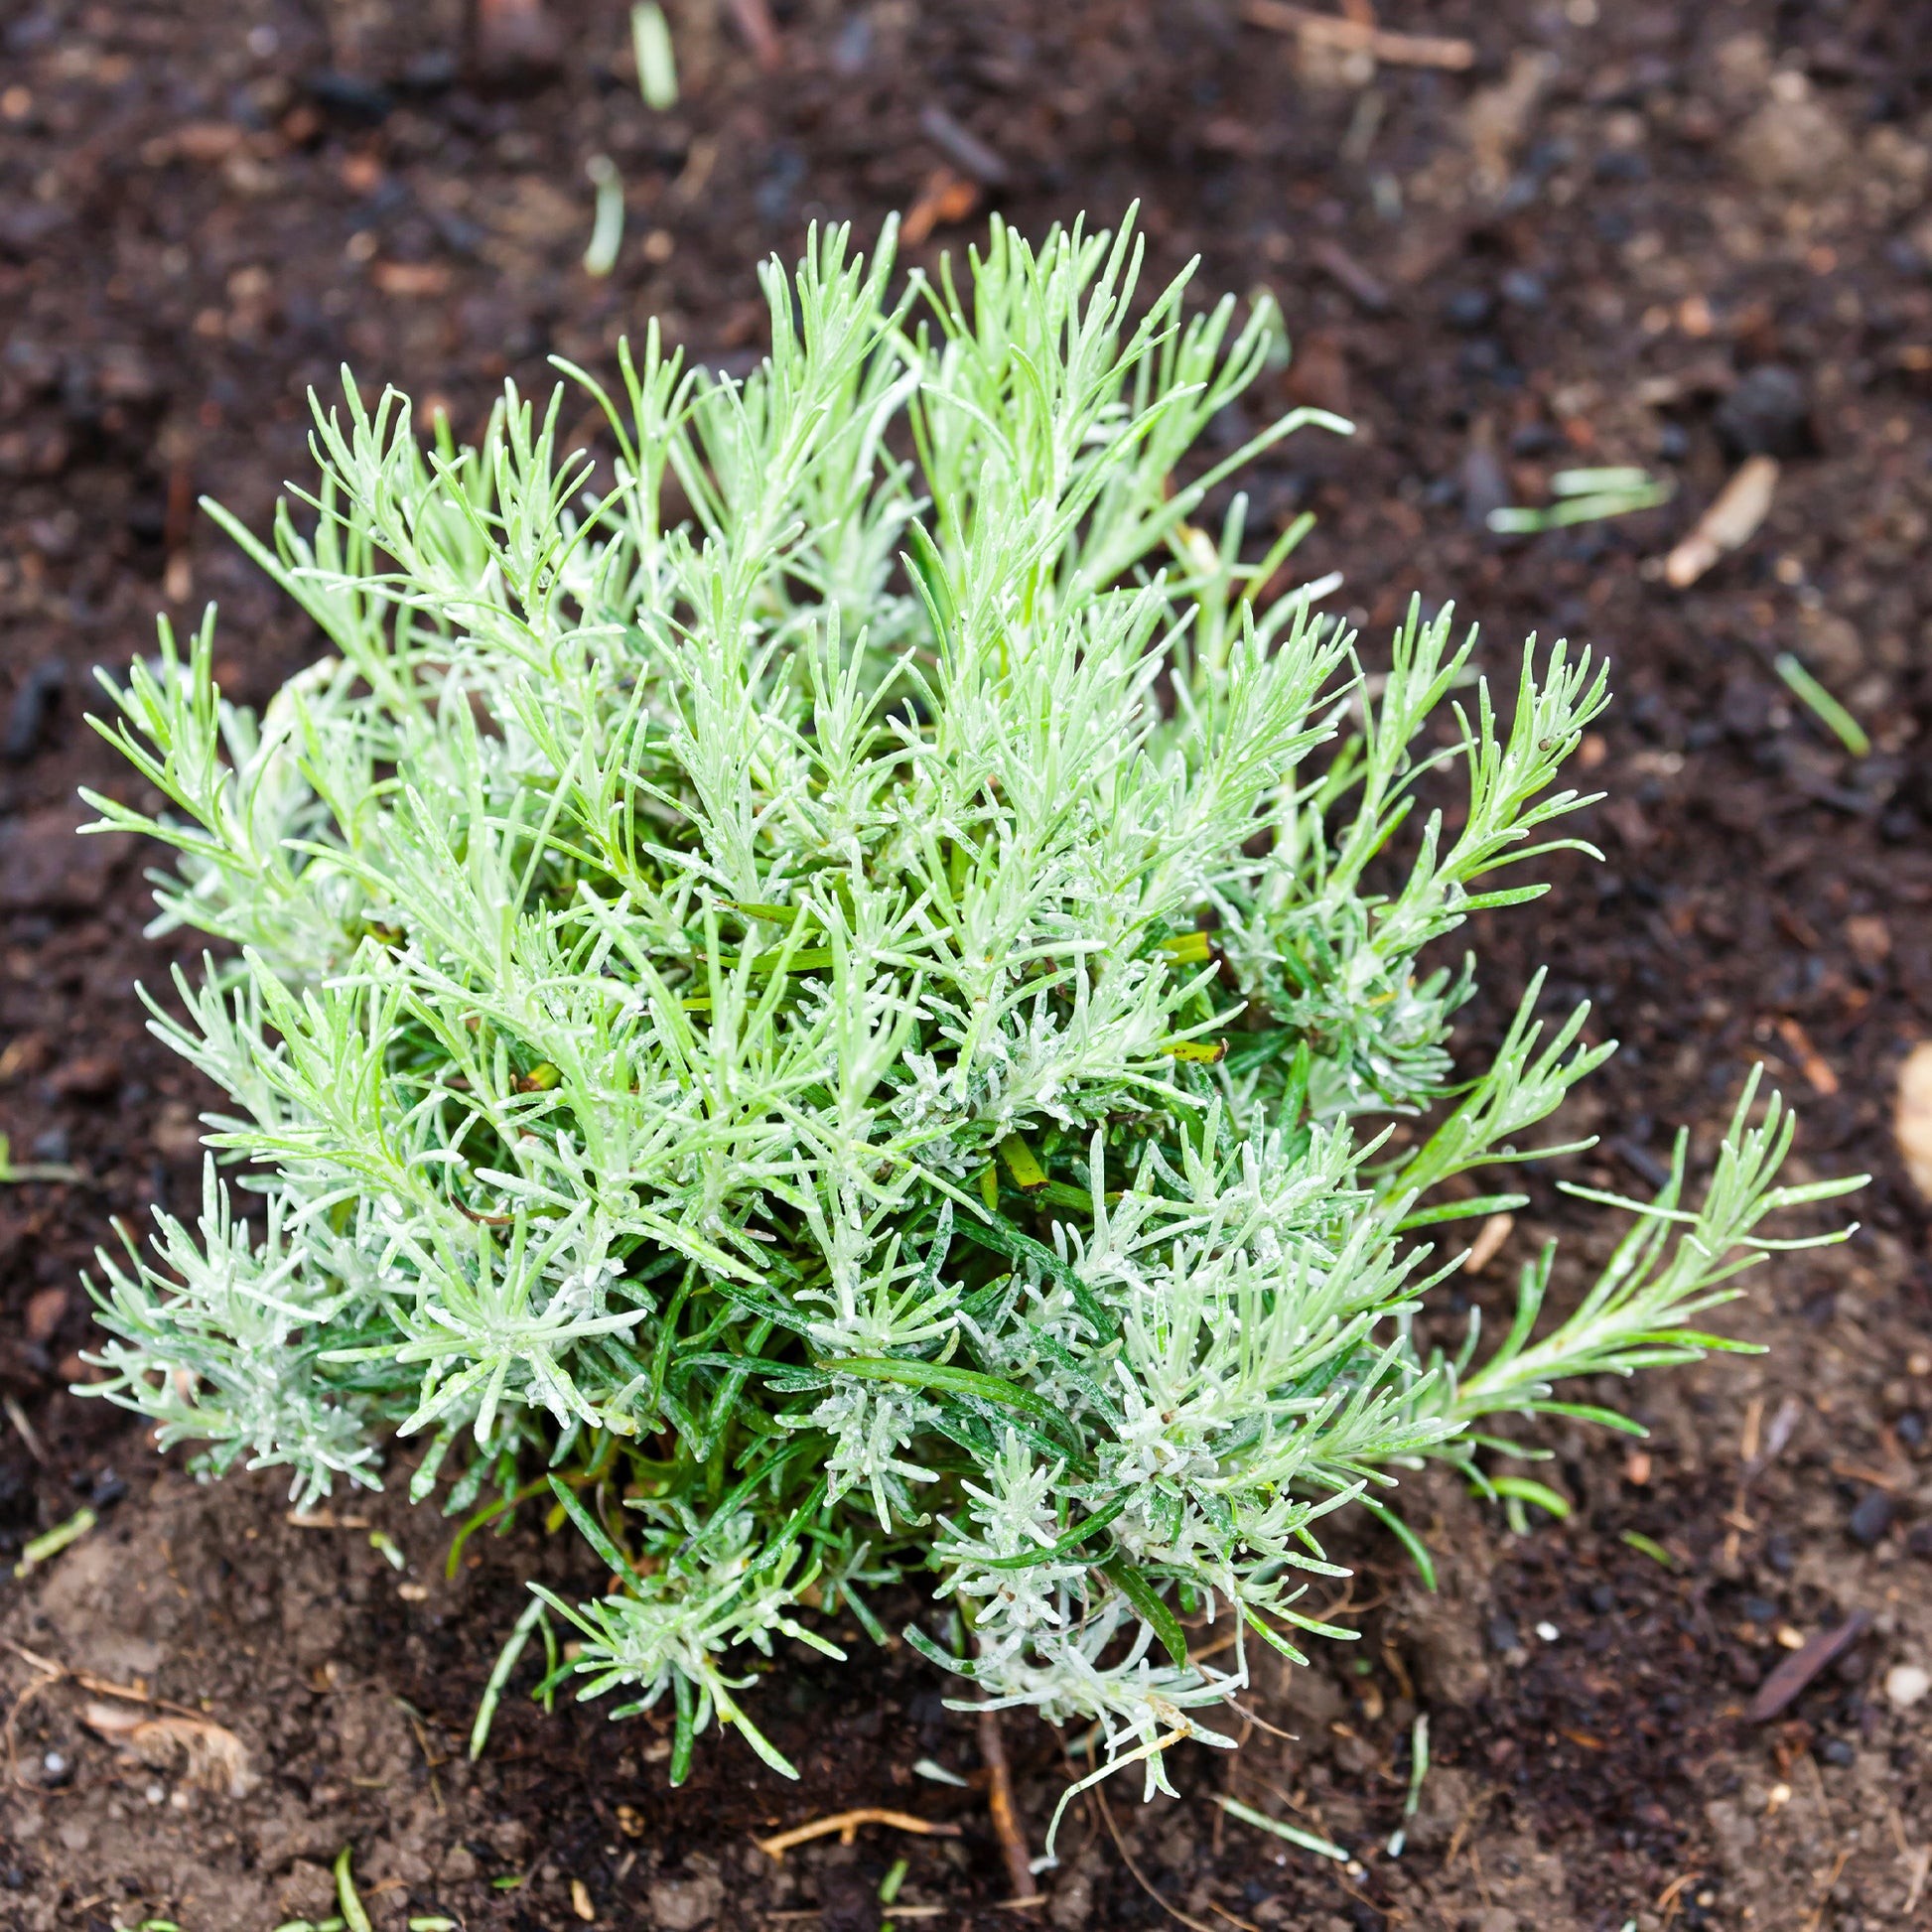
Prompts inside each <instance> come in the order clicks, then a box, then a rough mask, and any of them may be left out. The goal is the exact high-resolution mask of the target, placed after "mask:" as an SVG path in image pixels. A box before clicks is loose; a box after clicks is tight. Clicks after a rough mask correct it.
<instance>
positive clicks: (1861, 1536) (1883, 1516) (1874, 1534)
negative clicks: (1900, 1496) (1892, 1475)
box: [1845, 1489, 1898, 1550]
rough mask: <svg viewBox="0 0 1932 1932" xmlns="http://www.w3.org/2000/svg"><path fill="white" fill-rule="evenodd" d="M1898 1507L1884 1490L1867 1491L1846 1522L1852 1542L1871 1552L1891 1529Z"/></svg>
mask: <svg viewBox="0 0 1932 1932" xmlns="http://www.w3.org/2000/svg"><path fill="white" fill-rule="evenodd" d="M1897 1514H1898V1505H1897V1504H1896V1503H1895V1502H1893V1501H1892V1499H1891V1498H1890V1497H1889V1496H1888V1495H1886V1494H1885V1492H1884V1491H1883V1490H1882V1489H1867V1490H1866V1491H1865V1492H1864V1494H1863V1496H1862V1497H1860V1499H1859V1502H1858V1506H1857V1507H1856V1508H1855V1509H1854V1510H1853V1511H1852V1514H1851V1516H1850V1517H1849V1518H1847V1520H1846V1524H1845V1527H1846V1528H1847V1529H1848V1530H1849V1531H1850V1532H1851V1535H1852V1541H1853V1542H1854V1543H1857V1544H1860V1545H1862V1546H1863V1548H1865V1549H1867V1550H1869V1549H1871V1548H1872V1547H1873V1545H1875V1544H1876V1543H1877V1541H1878V1539H1879V1538H1880V1537H1881V1536H1883V1535H1884V1533H1885V1532H1886V1531H1887V1530H1888V1529H1890V1528H1891V1523H1892V1518H1893V1517H1894V1516H1896V1515H1897Z"/></svg>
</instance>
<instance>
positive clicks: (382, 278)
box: [369, 262, 450, 296]
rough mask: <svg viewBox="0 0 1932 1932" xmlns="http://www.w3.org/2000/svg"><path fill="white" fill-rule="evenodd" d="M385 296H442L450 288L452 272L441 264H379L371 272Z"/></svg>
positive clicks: (370, 274) (372, 279) (373, 279)
mask: <svg viewBox="0 0 1932 1932" xmlns="http://www.w3.org/2000/svg"><path fill="white" fill-rule="evenodd" d="M369 279H370V280H371V281H373V282H374V283H375V285H376V287H377V288H379V289H380V290H381V291H382V293H383V294H384V295H404V296H425V295H442V294H444V293H446V292H447V290H448V289H449V286H450V271H449V270H448V269H447V268H445V267H444V266H443V264H442V263H441V262H377V263H376V265H375V266H374V267H373V268H372V269H370V271H369Z"/></svg>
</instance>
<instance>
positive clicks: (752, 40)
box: [728, 0, 785, 73]
mask: <svg viewBox="0 0 1932 1932" xmlns="http://www.w3.org/2000/svg"><path fill="white" fill-rule="evenodd" d="M728 4H729V6H730V9H731V17H732V21H733V24H734V25H735V26H736V27H737V28H738V31H739V32H740V33H741V34H743V35H744V36H745V45H746V46H747V47H749V48H750V49H751V50H752V59H753V60H755V61H756V62H757V63H758V64H759V67H761V68H762V69H764V71H765V72H766V73H775V72H776V71H777V70H778V69H779V68H780V67H782V66H783V65H784V58H785V53H784V48H783V46H782V45H781V44H780V42H779V40H778V30H777V28H776V27H775V26H773V25H772V22H771V9H770V8H769V7H768V6H766V5H765V0H728Z"/></svg>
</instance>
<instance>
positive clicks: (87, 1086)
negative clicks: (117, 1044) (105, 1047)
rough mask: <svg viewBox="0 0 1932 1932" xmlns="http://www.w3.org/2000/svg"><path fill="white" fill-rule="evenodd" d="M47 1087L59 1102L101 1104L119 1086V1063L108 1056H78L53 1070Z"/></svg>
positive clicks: (95, 1054)
mask: <svg viewBox="0 0 1932 1932" xmlns="http://www.w3.org/2000/svg"><path fill="white" fill-rule="evenodd" d="M49 1084H50V1085H52V1087H53V1088H54V1091H55V1092H56V1093H58V1094H59V1095H60V1096H61V1098H62V1099H63V1100H105V1099H106V1098H107V1097H108V1095H109V1094H111V1093H113V1092H114V1091H115V1090H116V1089H117V1088H118V1087H119V1086H120V1084H121V1063H120V1060H119V1058H118V1057H117V1056H116V1055H114V1054H112V1053H81V1054H79V1055H77V1056H76V1057H75V1058H73V1059H70V1060H66V1061H64V1062H63V1063H62V1064H61V1065H59V1066H57V1067H56V1068H55V1069H54V1073H53V1076H52V1079H51V1081H50V1083H49Z"/></svg>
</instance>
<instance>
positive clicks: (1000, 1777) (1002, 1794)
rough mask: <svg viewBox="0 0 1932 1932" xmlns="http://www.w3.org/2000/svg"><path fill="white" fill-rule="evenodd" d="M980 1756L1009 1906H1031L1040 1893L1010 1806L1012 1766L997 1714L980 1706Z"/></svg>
mask: <svg viewBox="0 0 1932 1932" xmlns="http://www.w3.org/2000/svg"><path fill="white" fill-rule="evenodd" d="M979 1739H980V1756H981V1758H982V1759H983V1760H984V1761H985V1764H986V1780H987V1792H986V1802H987V1808H988V1809H989V1810H990V1811H991V1812H992V1814H993V1830H994V1831H995V1833H996V1834H998V1836H999V1840H1000V1852H1001V1855H1002V1856H1003V1857H1004V1858H1005V1860H1006V1862H1007V1878H1008V1881H1009V1882H1010V1883H1011V1884H1012V1886H1013V1901H1012V1902H1013V1903H1014V1904H1016V1905H1031V1904H1034V1903H1035V1902H1036V1901H1037V1900H1038V1898H1039V1896H1040V1891H1039V1887H1038V1885H1036V1884H1035V1882H1034V1867H1033V1861H1032V1859H1031V1858H1030V1857H1029V1856H1028V1853H1027V1837H1026V1834H1025V1833H1024V1832H1023V1831H1021V1829H1020V1814H1019V1812H1018V1811H1017V1810H1015V1808H1014V1803H1013V1767H1012V1766H1011V1765H1010V1764H1008V1762H1007V1744H1006V1739H1005V1737H1003V1736H1002V1735H1001V1734H1000V1714H999V1713H998V1712H997V1711H994V1710H991V1709H989V1708H986V1707H984V1706H983V1707H982V1708H981V1710H980V1714H979Z"/></svg>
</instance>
